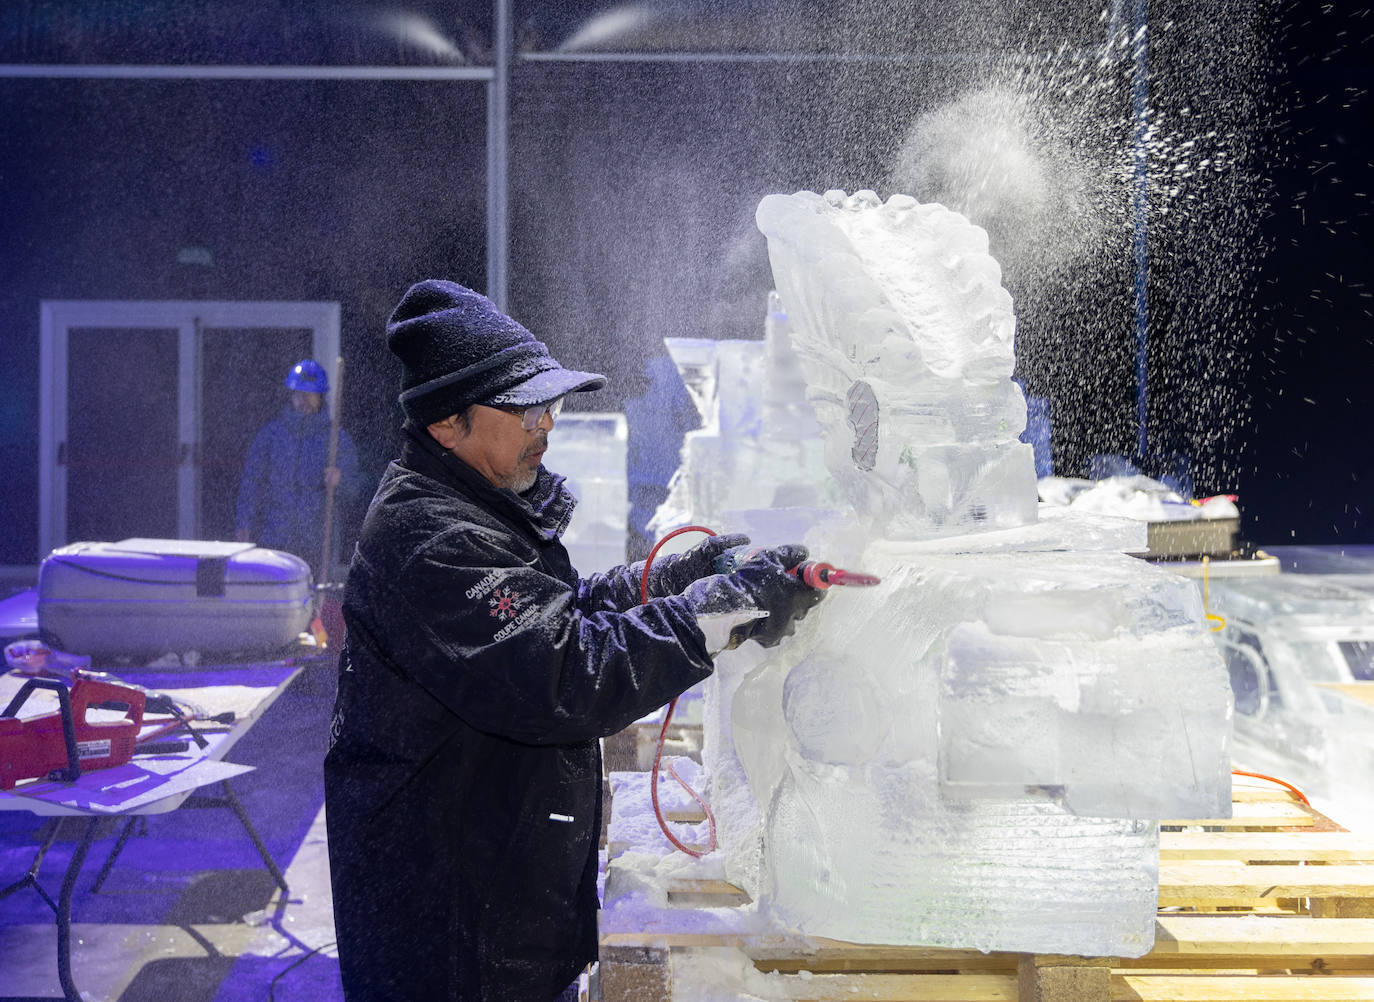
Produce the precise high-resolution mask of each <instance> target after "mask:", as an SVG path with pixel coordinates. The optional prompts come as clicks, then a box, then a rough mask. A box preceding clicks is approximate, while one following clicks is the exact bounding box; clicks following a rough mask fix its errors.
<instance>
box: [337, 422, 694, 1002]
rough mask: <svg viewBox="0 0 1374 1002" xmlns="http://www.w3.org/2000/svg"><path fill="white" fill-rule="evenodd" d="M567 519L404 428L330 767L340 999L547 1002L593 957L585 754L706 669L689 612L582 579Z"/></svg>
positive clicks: (557, 498) (370, 531) (359, 594)
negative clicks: (570, 550)
mask: <svg viewBox="0 0 1374 1002" xmlns="http://www.w3.org/2000/svg"><path fill="white" fill-rule="evenodd" d="M574 503H575V502H574V501H573V499H572V497H571V495H569V494H568V492H567V491H566V489H565V488H564V487H563V486H562V478H560V477H555V476H553V475H552V474H550V473H549V472H548V471H546V470H544V469H543V468H542V467H541V468H540V471H539V477H538V480H537V481H536V483H535V485H534V487H532V488H531V489H530V490H529V491H527V492H525V494H524V495H516V494H515V493H513V492H511V491H508V490H500V489H498V488H496V487H493V486H492V485H491V484H490V483H489V482H488V481H487V480H486V479H485V478H483V477H482V476H481V475H480V474H478V473H477V472H476V471H474V470H472V469H471V468H470V467H468V466H467V465H466V464H464V463H463V462H461V461H460V460H458V459H457V458H455V457H453V456H451V455H449V454H448V453H447V452H445V451H444V450H443V449H442V448H440V447H439V445H438V444H437V443H436V442H434V441H433V440H432V439H431V438H430V437H429V435H428V434H427V433H426V432H424V431H422V430H420V431H415V430H411V431H410V437H409V440H408V441H407V444H406V448H405V451H404V453H403V455H402V458H401V459H400V460H399V461H398V462H395V463H392V464H391V466H390V467H389V468H388V469H387V471H386V473H385V475H384V476H383V478H382V482H381V486H380V487H379V488H378V490H377V494H376V497H375V498H374V499H373V501H372V505H371V507H370V508H369V509H368V513H367V517H366V519H365V520H364V524H363V529H362V533H361V536H360V539H359V542H358V546H357V550H356V552H355V554H354V557H353V562H352V566H351V568H350V570H349V575H348V585H347V590H346V592H345V598H344V620H345V623H346V624H347V627H348V636H347V641H346V642H345V645H344V648H343V651H342V653H341V656H340V661H339V690H338V697H337V701H336V703H335V711H334V719H333V723H332V733H331V742H330V750H329V754H328V756H327V758H326V760H325V799H326V804H327V808H326V817H327V820H328V830H329V861H330V869H331V873H332V879H333V890H334V916H335V925H336V932H337V937H338V949H339V963H340V968H341V972H342V976H343V986H344V992H345V995H346V996H347V997H348V999H349V1000H350V1002H382V1000H387V1002H404V1000H416V1002H419V1000H424V1002H438V1000H448V999H462V1000H469V999H471V1000H479V999H480V1000H490V1002H498V1000H499V1002H524V1000H529V1002H547V1000H549V999H552V998H553V997H554V996H555V995H556V994H557V993H558V992H559V991H560V990H562V989H563V988H564V987H565V986H566V985H567V984H569V983H570V982H571V981H572V980H573V978H574V977H576V975H577V972H578V971H579V970H581V968H582V967H583V966H584V965H586V964H587V963H589V962H590V961H592V960H594V959H595V957H596V952H597V943H596V910H597V897H596V872H597V841H598V837H599V835H600V827H601V755H600V747H599V744H598V741H597V739H598V738H599V737H602V736H605V735H608V734H612V733H614V732H616V731H618V730H620V729H621V728H623V727H625V726H626V725H627V724H629V723H631V722H632V721H634V720H635V719H637V718H638V717H641V716H643V715H644V714H645V713H648V712H650V711H652V710H654V709H655V708H657V707H659V706H661V705H663V704H664V703H666V702H668V701H669V700H671V699H672V698H673V697H674V696H676V695H678V694H679V693H680V692H682V691H683V690H685V689H687V688H688V687H690V686H691V685H693V684H695V683H696V682H698V681H700V680H701V679H703V678H705V677H706V676H707V675H709V674H710V672H711V669H712V665H711V659H710V656H709V655H708V654H707V652H706V647H705V638H704V637H703V636H702V634H701V631H700V630H699V629H698V628H697V625H696V619H695V616H694V615H693V614H692V612H691V610H690V609H689V608H688V606H687V603H686V601H685V600H684V599H683V598H681V597H680V596H676V595H673V596H667V597H659V598H654V599H652V600H651V601H650V602H649V603H648V604H647V605H644V606H642V607H637V606H638V602H639V594H638V577H637V575H636V574H635V573H634V572H633V571H632V570H631V569H628V568H617V569H616V570H615V571H612V572H610V573H608V574H605V575H594V576H592V577H590V578H588V579H586V580H579V578H578V576H577V573H576V571H574V570H573V567H572V565H571V563H570V562H569V560H568V554H567V551H566V550H565V549H564V548H563V545H562V543H560V542H559V541H558V537H559V535H560V534H561V533H562V531H563V530H564V529H565V528H566V526H567V524H568V519H569V517H570V516H571V513H572V506H573V504H574Z"/></svg>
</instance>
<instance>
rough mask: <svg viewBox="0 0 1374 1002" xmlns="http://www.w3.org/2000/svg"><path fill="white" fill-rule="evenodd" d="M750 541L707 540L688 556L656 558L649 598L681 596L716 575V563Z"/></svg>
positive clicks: (742, 538)
mask: <svg viewBox="0 0 1374 1002" xmlns="http://www.w3.org/2000/svg"><path fill="white" fill-rule="evenodd" d="M748 542H749V537H748V536H745V535H741V534H739V533H736V534H734V535H730V536H707V537H706V538H705V539H704V540H702V541H701V542H700V543H698V544H697V545H696V546H694V547H692V548H691V549H690V550H688V551H686V552H685V553H673V554H669V555H668V556H666V557H655V558H654V566H653V568H652V569H651V570H650V571H649V595H650V596H651V597H653V598H658V597H659V596H662V595H680V594H682V591H683V589H685V588H686V587H687V586H688V585H689V584H691V583H692V582H693V581H699V580H700V579H701V578H704V577H710V576H711V575H712V574H715V573H716V568H715V563H716V558H717V557H719V556H720V555H721V554H722V553H724V552H725V551H726V550H731V549H734V548H735V547H737V546H744V545H745V544H747V543H748Z"/></svg>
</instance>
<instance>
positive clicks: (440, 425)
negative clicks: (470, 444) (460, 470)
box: [428, 414, 458, 449]
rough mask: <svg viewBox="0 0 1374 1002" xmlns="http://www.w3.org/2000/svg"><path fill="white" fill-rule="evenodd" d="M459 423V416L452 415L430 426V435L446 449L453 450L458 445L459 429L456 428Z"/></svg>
mask: <svg viewBox="0 0 1374 1002" xmlns="http://www.w3.org/2000/svg"><path fill="white" fill-rule="evenodd" d="M457 423H458V415H457V414H450V415H449V416H448V417H446V418H444V419H443V420H442V421H435V422H434V423H433V424H432V425H429V426H428V428H429V434H430V436H431V437H432V438H433V439H434V441H436V442H438V443H439V444H440V445H442V446H443V447H444V448H445V449H452V448H453V447H454V446H456V445H457V444H458V429H457V428H456V427H454V426H455V425H456V424H457Z"/></svg>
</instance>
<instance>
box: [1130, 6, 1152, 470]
mask: <svg viewBox="0 0 1374 1002" xmlns="http://www.w3.org/2000/svg"><path fill="white" fill-rule="evenodd" d="M1146 6H1147V0H1133V3H1132V11H1131V12H1132V26H1133V28H1134V33H1133V36H1132V44H1133V45H1134V46H1135V77H1134V81H1133V84H1132V87H1131V103H1132V106H1133V110H1134V114H1135V135H1134V150H1133V160H1134V166H1135V187H1134V191H1133V193H1132V199H1131V202H1132V210H1133V222H1134V229H1135V393H1136V404H1135V411H1136V427H1137V431H1136V458H1137V461H1138V462H1143V461H1144V460H1145V456H1146V453H1147V451H1148V448H1147V435H1146V422H1147V419H1148V417H1149V413H1148V411H1149V408H1148V392H1147V381H1148V377H1149V368H1148V364H1147V351H1146V349H1147V347H1148V344H1149V331H1148V323H1147V322H1148V320H1149V289H1148V287H1147V283H1146V280H1147V278H1148V276H1149V248H1148V243H1147V240H1146V238H1147V237H1148V235H1149V228H1148V220H1147V217H1146V211H1147V208H1148V205H1147V202H1146V197H1147V195H1148V185H1149V167H1150V161H1149V158H1150V151H1149V148H1148V142H1149V133H1148V128H1149V107H1150V78H1149V68H1150V67H1149V38H1148V36H1147V33H1146V23H1147V16H1146V15H1147V11H1146Z"/></svg>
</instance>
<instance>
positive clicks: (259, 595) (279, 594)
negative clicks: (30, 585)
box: [38, 539, 313, 658]
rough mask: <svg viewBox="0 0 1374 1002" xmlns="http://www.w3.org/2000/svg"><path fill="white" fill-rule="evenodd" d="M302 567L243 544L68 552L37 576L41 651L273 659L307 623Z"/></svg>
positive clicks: (127, 545)
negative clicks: (265, 655)
mask: <svg viewBox="0 0 1374 1002" xmlns="http://www.w3.org/2000/svg"><path fill="white" fill-rule="evenodd" d="M312 592H313V586H312V582H311V579H310V567H309V565H308V564H306V562H305V561H304V560H301V559H300V558H299V557H296V556H293V555H292V554H289V553H282V552H280V551H277V550H267V549H261V548H259V547H257V546H254V545H253V544H252V543H228V542H213V541H208V540H199V539H125V540H123V541H121V542H118V543H70V544H68V545H67V546H63V547H60V548H58V549H56V550H53V552H52V553H51V554H49V555H48V557H47V558H46V559H45V560H44V561H43V564H42V567H40V568H39V572H38V629H39V634H40V635H41V636H42V638H43V640H44V642H45V643H47V644H48V645H49V646H51V647H54V648H56V649H58V650H62V651H68V652H70V653H73V654H87V655H90V656H91V657H92V658H108V657H116V658H120V657H132V658H152V657H157V656H159V655H162V654H166V653H168V652H174V653H178V654H180V653H184V652H188V651H197V652H201V653H219V654H226V653H243V654H263V653H276V652H279V651H281V650H283V649H284V648H286V647H287V646H288V645H290V644H292V643H293V642H295V640H296V639H297V637H298V636H299V635H300V633H301V632H302V631H303V630H305V629H306V628H307V627H308V626H309V623H310V614H311V597H312Z"/></svg>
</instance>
